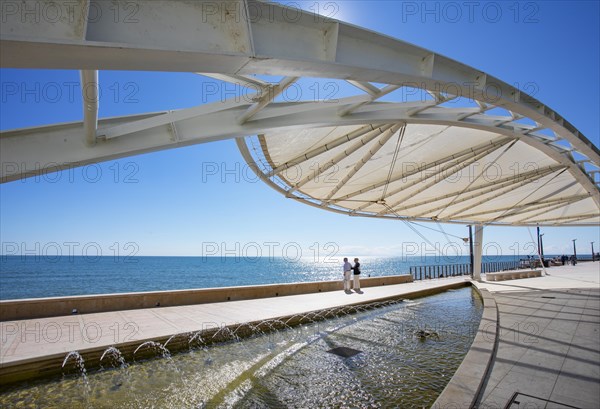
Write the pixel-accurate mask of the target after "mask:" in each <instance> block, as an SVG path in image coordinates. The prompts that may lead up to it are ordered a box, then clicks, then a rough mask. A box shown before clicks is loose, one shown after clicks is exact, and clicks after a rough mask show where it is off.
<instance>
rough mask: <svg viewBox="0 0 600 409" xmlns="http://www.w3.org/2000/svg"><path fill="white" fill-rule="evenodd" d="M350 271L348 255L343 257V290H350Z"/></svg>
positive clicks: (350, 265)
mask: <svg viewBox="0 0 600 409" xmlns="http://www.w3.org/2000/svg"><path fill="white" fill-rule="evenodd" d="M351 271H352V264H350V262H349V261H348V257H344V291H346V292H348V291H350V287H351V284H350V272H351Z"/></svg>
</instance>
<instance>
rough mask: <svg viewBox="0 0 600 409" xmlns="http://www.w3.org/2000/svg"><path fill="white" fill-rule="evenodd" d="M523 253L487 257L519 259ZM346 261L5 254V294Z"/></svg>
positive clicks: (164, 285)
mask: <svg viewBox="0 0 600 409" xmlns="http://www.w3.org/2000/svg"><path fill="white" fill-rule="evenodd" d="M519 258H520V257H519V256H494V257H488V258H487V259H486V258H485V257H484V260H483V261H484V262H485V261H513V260H518V259H519ZM468 262H469V260H468V257H465V256H456V257H453V258H444V257H407V258H400V257H398V258H393V257H391V258H390V257H388V258H377V257H364V258H362V259H361V264H362V268H361V269H362V272H363V277H366V276H369V275H370V276H385V275H396V274H407V273H408V271H409V267H410V266H418V265H436V264H461V263H468ZM341 276H342V274H341V263H340V262H338V261H332V262H322V261H321V262H315V261H314V260H312V259H307V260H290V259H285V258H269V257H262V258H252V259H250V258H243V257H240V258H236V257H66V256H63V257H41V256H40V257H37V256H0V299H2V300H8V299H17V298H38V297H55V296H66V295H84V294H106V293H120V292H135V291H158V290H179V289H190V288H210V287H229V286H240V285H255V284H273V283H292V282H303V281H327V280H338V279H341Z"/></svg>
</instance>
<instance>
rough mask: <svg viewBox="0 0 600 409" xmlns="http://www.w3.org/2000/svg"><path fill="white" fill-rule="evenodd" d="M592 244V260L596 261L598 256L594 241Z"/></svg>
mask: <svg viewBox="0 0 600 409" xmlns="http://www.w3.org/2000/svg"><path fill="white" fill-rule="evenodd" d="M590 244H591V245H592V261H596V256H595V254H594V242H593V241H592V242H590Z"/></svg>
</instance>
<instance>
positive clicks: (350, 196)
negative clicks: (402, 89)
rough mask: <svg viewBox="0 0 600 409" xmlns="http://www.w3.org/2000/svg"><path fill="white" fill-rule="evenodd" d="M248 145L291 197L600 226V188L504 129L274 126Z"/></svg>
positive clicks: (433, 216)
mask: <svg viewBox="0 0 600 409" xmlns="http://www.w3.org/2000/svg"><path fill="white" fill-rule="evenodd" d="M438 109H439V108H438ZM248 143H252V141H248ZM241 149H242V153H244V154H245V155H244V156H245V157H246V158H247V159H249V158H250V156H249V155H248V154H249V153H251V154H252V155H251V156H252V160H250V161H249V162H250V163H251V164H252V165H253V166H255V167H256V168H257V170H258V171H259V172H260V174H261V177H262V178H263V180H265V181H266V182H267V183H269V184H270V185H271V186H273V187H275V188H277V189H278V190H280V191H281V192H282V193H285V194H286V195H287V196H288V197H293V198H296V199H298V200H301V201H304V202H306V203H309V204H312V205H316V206H320V207H323V208H324V209H328V210H333V211H337V212H345V213H348V214H350V215H359V216H369V217H384V218H404V219H408V220H425V221H441V222H458V223H481V224H494V225H496V224H497V225H501V224H505V225H597V224H600V212H599V209H598V204H597V198H596V199H595V198H594V197H593V196H594V193H595V194H596V195H597V192H593V191H592V192H589V191H586V189H585V188H584V186H583V185H582V184H580V183H579V182H578V180H577V179H576V177H575V176H574V175H573V174H572V170H571V169H570V168H569V167H568V166H567V165H565V164H563V163H561V162H560V161H558V160H556V159H554V158H552V157H551V156H549V155H548V154H546V153H544V152H542V151H541V150H539V149H538V148H537V147H534V146H532V145H531V144H528V143H526V141H524V140H523V139H522V138H517V137H511V136H507V135H504V134H500V133H496V132H491V131H484V130H481V129H470V128H467V127H459V126H448V125H440V124H421V123H406V122H402V121H399V122H396V123H384V124H368V125H352V126H329V127H318V128H304V129H293V130H285V131H273V132H269V133H265V134H261V135H259V136H258V138H257V141H255V142H254V150H253V152H251V149H250V148H248V145H245V146H244V145H241ZM551 149H554V150H557V151H560V150H561V148H560V147H558V146H555V147H552V148H551ZM245 150H246V152H244V151H245Z"/></svg>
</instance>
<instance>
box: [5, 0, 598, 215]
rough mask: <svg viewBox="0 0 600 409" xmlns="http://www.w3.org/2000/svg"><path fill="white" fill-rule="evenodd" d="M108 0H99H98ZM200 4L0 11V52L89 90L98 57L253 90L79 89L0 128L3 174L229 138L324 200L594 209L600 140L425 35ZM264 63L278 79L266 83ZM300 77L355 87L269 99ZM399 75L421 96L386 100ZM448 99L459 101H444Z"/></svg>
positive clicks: (275, 181)
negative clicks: (126, 20) (163, 107)
mask: <svg viewBox="0 0 600 409" xmlns="http://www.w3.org/2000/svg"><path fill="white" fill-rule="evenodd" d="M81 3H82V4H83V3H87V2H81ZM104 3H105V2H95V4H96V5H97V7H100V8H102V7H110V4H109V3H108V2H107V3H106V4H104ZM202 4H203V3H201V2H189V1H183V0H181V1H175V0H173V1H159V0H157V1H152V2H144V3H143V7H140V8H139V10H138V13H137V14H136V24H122V22H116V21H114V19H111V18H110V17H106V16H111V15H112V14H111V13H110V12H108V11H107V12H106V13H102V15H103V16H105V18H97V17H94V18H91V17H90V16H89V15H86V13H89V12H90V10H91V8H89V7H76V8H75V14H74V15H73V16H72V17H73V18H71V19H68V20H60V21H57V22H48V21H43V22H41V23H40V22H35V21H33V20H32V19H25V20H23V19H20V18H11V19H8V20H7V21H6V22H3V24H2V25H1V26H0V29H1V37H0V53H1V54H2V59H1V60H0V62H1V66H2V67H12V68H51V69H56V68H62V69H79V70H82V71H81V74H82V75H81V82H82V87H81V88H82V89H86V90H89V89H90V86H92V87H91V88H92V89H93V88H94V87H93V85H95V86H96V88H97V85H98V72H97V70H99V69H107V70H153V71H178V72H192V73H202V75H205V76H208V77H211V78H213V79H215V80H216V81H222V82H227V83H235V84H237V85H239V86H240V87H242V88H245V89H251V90H252V91H256V92H255V93H253V94H252V95H249V97H250V98H242V99H240V98H231V99H228V100H225V101H218V102H213V103H208V104H203V105H199V106H196V107H192V108H187V109H182V110H176V111H165V112H151V113H145V114H138V115H132V116H125V117H118V118H98V105H99V98H98V96H94V95H91V96H90V95H89V94H88V95H86V96H85V98H84V120H83V121H82V122H76V123H69V124H56V125H50V126H45V127H37V128H30V129H21V130H14V131H8V132H3V133H2V135H1V137H0V145H1V146H0V162H1V165H2V166H0V181H2V182H7V181H11V180H18V179H21V178H25V177H28V176H33V175H35V174H39V173H43V172H48V171H52V170H60V169H64V168H65V167H70V166H82V165H86V164H89V163H95V162H98V161H103V160H110V159H115V158H119V157H126V156H130V155H135V154H139V153H143V152H150V151H157V150H162V149H168V148H173V147H177V146H186V145H191V144H197V143H203V142H210V141H214V140H219V139H227V138H237V141H238V146H239V147H240V149H241V152H242V154H243V155H244V157H245V158H246V160H247V161H248V163H250V164H252V165H255V166H256V167H257V171H258V173H259V175H260V176H261V177H262V178H263V180H265V181H266V182H267V183H269V184H270V185H271V186H273V187H275V188H276V189H278V190H280V191H281V192H282V193H284V194H286V195H287V196H289V197H292V198H295V199H297V200H300V201H303V202H305V203H308V204H311V205H315V206H319V207H322V208H324V209H328V210H332V211H336V212H342V213H348V214H351V215H361V216H369V217H384V218H401V219H404V220H406V219H415V220H426V221H434V220H435V221H438V220H439V221H445V222H458V223H483V224H513V225H536V224H539V225H600V198H599V189H598V182H597V178H598V172H599V171H600V151H599V150H598V147H596V146H594V145H593V144H592V143H591V142H590V141H589V140H588V139H587V138H586V137H585V136H584V135H582V134H581V133H580V132H579V131H578V130H577V129H576V128H575V127H574V126H573V125H571V124H570V123H569V122H568V121H567V120H565V119H564V118H563V117H561V116H560V115H559V114H558V113H556V112H555V111H554V110H552V109H551V108H549V107H548V106H546V105H544V104H543V103H542V102H540V101H538V100H536V99H535V98H533V97H532V96H530V95H527V94H526V93H525V92H522V91H520V90H518V89H516V88H514V87H512V86H511V85H509V84H507V83H505V82H503V81H501V80H498V79H496V78H494V77H492V76H491V75H488V74H486V73H484V72H481V71H479V70H476V69H474V68H471V67H468V66H466V65H464V64H461V63H460V62H457V61H454V60H452V59H449V58H446V57H444V56H441V55H439V54H436V53H434V52H431V51H429V50H425V49H423V48H420V47H416V46H414V45H412V44H408V43H405V42H402V41H399V40H396V39H393V38H390V37H387V36H384V35H381V34H377V33H374V32H371V31H368V30H365V29H362V28H360V27H356V26H352V25H350V24H346V23H343V22H340V21H336V20H333V19H329V18H315V16H314V14H312V13H303V12H300V11H299V10H297V9H294V10H292V14H291V15H293V16H294V19H293V20H291V19H290V18H289V16H290V12H288V10H287V9H286V8H285V7H284V6H280V5H277V4H273V3H265V2H260V1H255V0H227V1H223V2H217V3H212V2H211V7H217V8H221V10H219V9H216V10H211V12H210V13H207V12H206V10H203V8H202ZM93 12H97V10H93ZM157 16H158V17H157ZM244 17H245V18H244ZM261 75H271V76H280V77H282V79H281V80H280V81H279V82H278V83H275V84H271V83H268V82H266V81H265V80H264V79H261V77H260V76H261ZM303 77H304V78H306V77H311V78H328V79H335V80H338V81H347V82H348V83H349V84H351V85H352V86H353V89H354V90H355V93H354V95H351V96H348V97H345V98H339V99H337V100H336V101H328V102H327V103H323V102H322V101H318V100H300V101H294V102H278V100H277V99H276V98H277V96H278V95H279V94H280V93H281V92H283V91H284V90H285V89H286V88H288V87H289V86H290V85H292V84H294V83H296V82H298V81H300V80H301V79H302V78H303ZM403 87H418V88H421V89H423V90H426V91H427V93H428V95H429V96H430V98H429V97H428V98H423V99H422V100H420V101H403V100H400V101H393V100H392V101H388V102H382V97H384V96H386V101H387V100H388V99H389V97H391V96H393V93H394V91H396V90H401V89H402V88H403ZM92 94H93V93H92ZM455 99H457V100H459V101H460V102H461V103H459V104H456V105H452V106H449V105H448V104H447V102H449V101H453V100H455ZM498 110H501V111H502V113H501V114H499V113H498ZM255 135H258V136H255ZM243 138H246V140H244V139H243ZM15 164H17V165H18V166H17V165H15ZM39 164H45V165H44V166H43V167H41V168H40V166H39ZM13 165H14V166H13ZM594 178H596V179H594Z"/></svg>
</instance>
